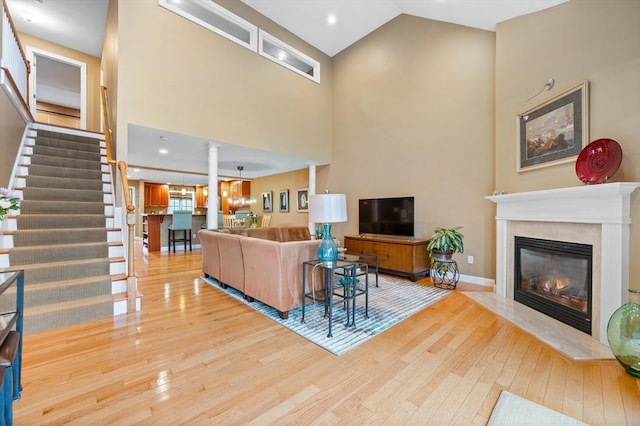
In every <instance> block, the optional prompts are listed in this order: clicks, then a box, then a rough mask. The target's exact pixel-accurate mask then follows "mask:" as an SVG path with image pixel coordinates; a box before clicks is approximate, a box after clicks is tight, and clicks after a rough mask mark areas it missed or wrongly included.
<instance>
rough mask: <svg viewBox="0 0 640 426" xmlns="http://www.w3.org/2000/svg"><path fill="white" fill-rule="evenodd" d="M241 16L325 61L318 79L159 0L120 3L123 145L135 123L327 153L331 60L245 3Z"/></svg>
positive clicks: (236, 6) (233, 4)
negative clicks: (177, 11) (298, 71)
mask: <svg viewBox="0 0 640 426" xmlns="http://www.w3.org/2000/svg"><path fill="white" fill-rule="evenodd" d="M219 3H221V5H222V6H224V7H227V8H228V9H230V10H232V11H233V12H235V13H238V14H239V15H241V16H242V17H243V18H245V19H247V20H249V21H250V22H253V23H254V24H256V25H258V26H260V27H261V28H264V29H266V30H267V31H268V32H270V33H271V34H273V35H275V36H277V37H281V38H282V39H283V40H284V41H285V42H288V43H290V44H292V45H293V46H294V47H296V48H297V49H298V50H301V51H303V52H304V53H306V54H307V55H309V56H311V57H313V58H315V59H317V60H319V61H320V62H321V84H317V83H315V82H313V81H311V80H309V79H306V78H304V77H301V76H299V75H297V74H295V73H293V72H291V71H289V70H287V69H285V68H283V67H281V66H279V65H277V64H275V63H274V62H272V61H270V60H268V59H265V58H263V57H261V56H260V55H258V54H257V53H255V52H252V51H250V50H248V49H245V48H244V47H242V46H240V45H238V44H236V43H234V42H231V41H229V40H227V39H225V38H223V37H221V36H219V35H217V34H215V33H213V32H211V31H209V30H206V29H204V28H202V27H200V26H198V25H194V24H193V23H191V22H190V21H187V20H186V19H184V18H182V17H180V16H178V15H176V14H174V13H172V12H170V11H168V10H166V9H164V8H162V7H160V6H158V2H157V1H156V0H139V1H122V0H120V1H119V2H118V70H119V72H118V89H117V90H118V153H119V155H120V156H121V157H122V156H125V155H126V146H123V145H122V143H123V141H126V137H127V135H126V128H127V127H126V125H127V124H138V125H142V126H148V127H152V128H159V129H165V130H169V131H172V132H177V133H183V134H188V135H193V136H197V137H202V138H206V139H210V140H213V141H219V142H223V143H230V144H236V145H243V146H248V147H254V148H260V149H268V150H269V151H274V152H279V153H286V154H290V155H295V156H300V157H303V158H309V159H314V160H317V161H321V162H322V161H324V162H328V161H329V160H330V141H331V87H332V70H331V62H330V59H329V58H328V57H327V56H325V55H323V54H321V53H320V52H319V51H317V50H316V49H313V48H311V47H310V46H308V45H307V44H305V43H302V42H301V41H300V40H299V39H297V38H295V37H293V36H292V35H291V34H290V33H287V32H285V31H284V30H282V29H281V28H280V27H278V26H277V25H275V24H274V23H272V22H271V21H268V20H266V19H265V18H264V17H262V16H261V15H259V14H257V13H256V12H255V11H253V10H252V9H250V8H248V7H246V6H245V5H244V4H243V3H241V2H238V1H235V0H233V1H221V2H219Z"/></svg>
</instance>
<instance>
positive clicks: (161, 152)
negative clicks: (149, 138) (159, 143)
mask: <svg viewBox="0 0 640 426" xmlns="http://www.w3.org/2000/svg"><path fill="white" fill-rule="evenodd" d="M159 152H160V154H168V153H169V151H167V150H166V149H164V148H162V149H161V150H160V151H159Z"/></svg>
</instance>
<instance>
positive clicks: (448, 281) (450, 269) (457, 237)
mask: <svg viewBox="0 0 640 426" xmlns="http://www.w3.org/2000/svg"><path fill="white" fill-rule="evenodd" d="M461 228H462V227H461V226H457V227H455V228H441V227H437V228H436V229H435V231H434V233H433V235H432V236H431V237H429V243H428V244H427V251H428V252H429V257H430V258H431V270H430V273H431V281H432V282H433V285H434V286H436V287H443V288H448V289H454V288H456V285H457V284H458V278H459V277H460V273H459V272H458V265H457V264H456V262H455V260H452V259H451V256H452V255H453V254H454V253H463V252H464V235H462V234H461V233H460V232H459V231H458V230H459V229H461Z"/></svg>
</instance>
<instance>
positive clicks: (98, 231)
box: [13, 227, 107, 247]
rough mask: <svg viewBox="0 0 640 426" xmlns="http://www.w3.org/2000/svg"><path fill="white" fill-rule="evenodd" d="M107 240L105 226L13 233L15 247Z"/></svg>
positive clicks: (31, 230) (30, 230)
mask: <svg viewBox="0 0 640 426" xmlns="http://www.w3.org/2000/svg"><path fill="white" fill-rule="evenodd" d="M105 241H107V229H106V228H104V227H102V228H66V229H48V230H47V231H46V232H42V230H41V229H29V230H19V231H15V232H14V234H13V246H14V247H26V246H45V245H57V244H73V243H82V242H84V243H89V242H105Z"/></svg>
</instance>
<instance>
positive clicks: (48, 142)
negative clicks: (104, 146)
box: [35, 136, 100, 153]
mask: <svg viewBox="0 0 640 426" xmlns="http://www.w3.org/2000/svg"><path fill="white" fill-rule="evenodd" d="M35 145H37V146H47V147H51V148H64V149H73V150H74V151H84V152H94V153H100V144H99V143H86V142H75V141H69V140H63V139H53V138H47V137H43V136H38V137H36V138H35Z"/></svg>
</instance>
